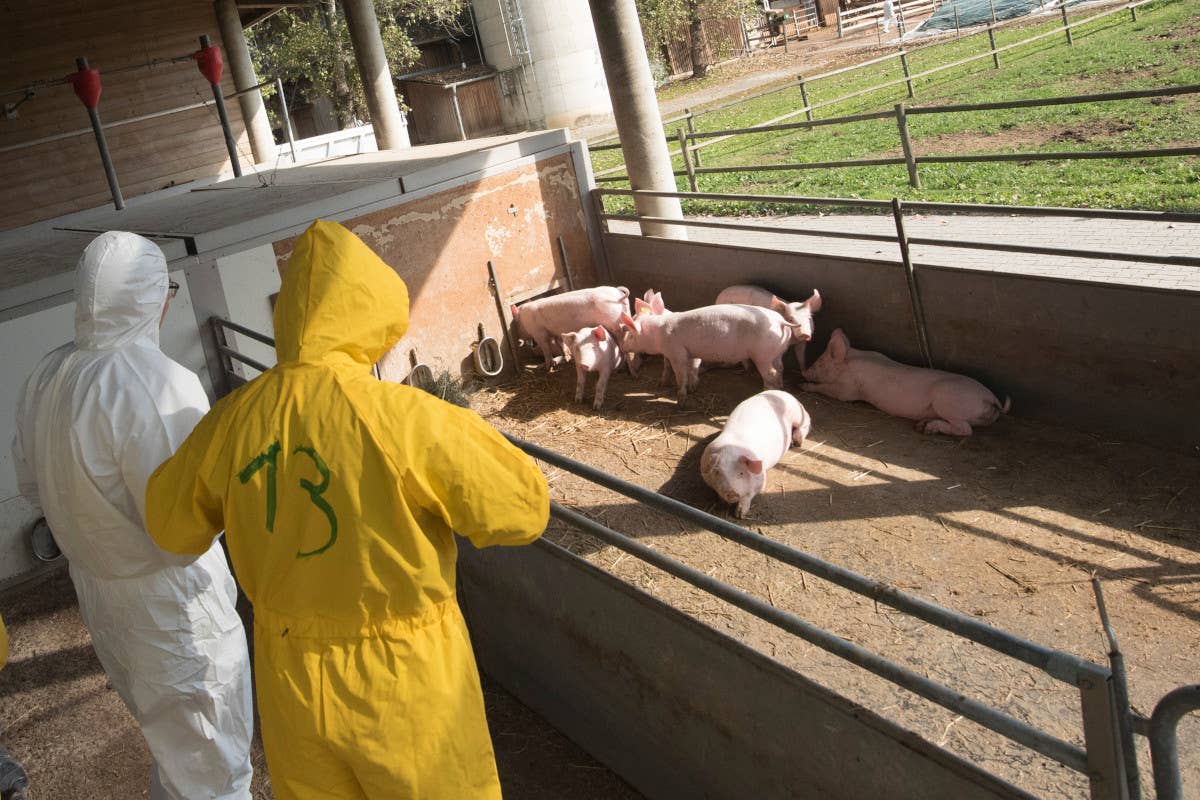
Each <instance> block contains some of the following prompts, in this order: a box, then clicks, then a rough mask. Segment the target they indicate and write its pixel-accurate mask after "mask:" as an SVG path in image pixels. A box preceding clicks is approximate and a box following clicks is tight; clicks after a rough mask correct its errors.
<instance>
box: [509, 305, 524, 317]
mask: <svg viewBox="0 0 1200 800" xmlns="http://www.w3.org/2000/svg"><path fill="white" fill-rule="evenodd" d="M508 310H509V311H511V312H512V318H513V319H516V318H517V314H520V313H521V309H519V308H517V307H516V306H509V307H508Z"/></svg>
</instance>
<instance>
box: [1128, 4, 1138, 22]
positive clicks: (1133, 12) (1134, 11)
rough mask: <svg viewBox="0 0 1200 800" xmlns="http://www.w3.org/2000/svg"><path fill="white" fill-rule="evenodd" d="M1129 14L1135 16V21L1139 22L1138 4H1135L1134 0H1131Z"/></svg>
mask: <svg viewBox="0 0 1200 800" xmlns="http://www.w3.org/2000/svg"><path fill="white" fill-rule="evenodd" d="M1129 16H1131V17H1133V21H1134V22H1137V6H1135V5H1134V4H1133V0H1129Z"/></svg>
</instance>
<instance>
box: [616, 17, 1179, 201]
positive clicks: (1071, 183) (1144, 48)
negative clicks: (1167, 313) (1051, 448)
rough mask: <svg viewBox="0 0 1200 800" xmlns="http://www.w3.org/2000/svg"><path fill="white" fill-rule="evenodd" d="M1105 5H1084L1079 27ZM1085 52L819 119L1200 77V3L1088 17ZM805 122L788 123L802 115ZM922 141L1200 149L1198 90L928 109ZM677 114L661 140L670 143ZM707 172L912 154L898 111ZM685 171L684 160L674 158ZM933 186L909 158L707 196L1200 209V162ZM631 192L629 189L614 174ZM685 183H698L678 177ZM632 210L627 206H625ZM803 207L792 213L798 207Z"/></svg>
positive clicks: (984, 146)
mask: <svg viewBox="0 0 1200 800" xmlns="http://www.w3.org/2000/svg"><path fill="white" fill-rule="evenodd" d="M1094 13H1096V12H1094V11H1090V10H1087V9H1075V10H1074V11H1073V13H1072V17H1073V20H1074V19H1081V18H1083V17H1086V16H1091V15H1092V14H1094ZM1060 24H1061V23H1060V22H1059V21H1057V20H1056V21H1053V22H1051V21H1046V22H1041V23H1035V24H1026V25H1022V26H1019V27H1016V28H1010V29H1008V30H1002V31H998V32H997V34H996V40H997V45H998V46H1001V47H1003V46H1004V45H1006V44H1011V43H1013V42H1017V41H1020V40H1022V39H1027V38H1029V37H1030V36H1032V35H1034V34H1036V33H1040V32H1042V31H1044V30H1050V29H1052V28H1056V27H1059V26H1060ZM1072 34H1073V38H1074V42H1075V43H1074V45H1073V46H1070V47H1068V46H1067V45H1066V43H1065V36H1061V35H1056V36H1049V37H1047V38H1045V39H1042V40H1039V41H1037V42H1034V43H1032V44H1029V45H1023V46H1021V47H1019V48H1015V49H1013V50H1011V51H1008V52H1006V53H1001V54H1000V69H999V70H996V69H994V68H993V65H992V60H991V58H990V57H989V58H984V59H980V60H978V61H974V62H972V63H970V64H966V65H962V66H959V67H956V68H953V69H950V70H946V71H943V72H939V73H936V74H934V75H931V76H929V77H928V78H923V79H918V80H917V81H915V94H916V97H915V99H913V100H908V98H907V91H906V90H905V87H904V86H903V84H901V85H899V86H895V87H891V88H888V89H883V90H880V91H876V92H871V93H870V94H867V95H864V96H862V97H857V98H852V99H850V100H846V101H841V102H838V103H836V104H835V105H832V106H826V107H824V108H820V109H818V110H817V111H815V112H814V114H815V116H816V117H817V118H823V117H834V116H843V115H848V114H857V113H863V112H868V111H882V110H887V109H891V108H892V107H893V106H894V104H895V103H898V102H901V101H906V100H908V103H909V104H910V105H946V104H951V103H984V102H992V101H1001V100H1015V99H1024V98H1042V97H1056V96H1063V95H1078V94H1092V93H1098V92H1114V91H1122V90H1129V89H1145V88H1157V87H1164V86H1176V85H1184V84H1200V2H1196V0H1161V2H1157V3H1154V4H1150V5H1147V6H1143V7H1141V8H1139V9H1138V21H1137V22H1136V23H1135V22H1132V21H1131V19H1130V16H1129V14H1128V12H1124V13H1121V14H1115V15H1113V16H1109V17H1106V18H1104V19H1101V20H1097V21H1095V22H1092V23H1088V24H1086V25H1081V26H1075V25H1073V26H1072ZM987 50H988V40H987V36H986V34H982V35H976V36H969V37H967V36H964V37H963V38H961V39H957V40H953V41H950V42H948V43H943V44H937V45H932V46H928V47H923V48H921V49H919V50H915V51H914V52H912V53H911V55H910V56H909V65H910V69H911V71H912V72H913V74H916V73H919V72H921V71H924V70H927V69H930V68H932V67H935V66H938V65H940V64H948V63H952V62H955V61H958V60H961V59H963V58H966V57H968V56H971V55H975V54H978V53H985V52H987ZM899 77H902V73H901V69H900V63H899V60H898V59H894V60H892V61H888V62H885V63H882V64H878V65H874V66H871V67H866V68H863V69H860V70H854V71H851V72H848V73H844V74H842V75H839V76H835V77H833V78H829V79H825V80H821V81H817V82H815V83H810V85H809V87H808V93H809V102H810V103H812V104H814V105H815V104H819V103H822V102H826V101H829V100H833V99H835V98H837V97H841V96H844V95H846V94H849V93H851V92H854V91H857V90H859V89H864V88H867V87H870V86H873V85H877V84H880V83H884V82H886V81H888V80H892V79H895V78H899ZM801 106H802V103H801V100H800V91H799V89H798V88H794V89H787V90H785V91H781V92H776V93H773V94H770V95H766V96H764V97H760V98H756V99H753V100H749V101H747V102H744V103H740V104H738V105H736V106H733V107H731V108H727V109H723V110H719V111H713V112H711V113H707V114H702V115H700V116H698V117H697V118H696V125H697V130H700V131H706V130H720V129H725V128H735V127H747V126H751V125H755V124H758V123H761V122H764V121H766V120H768V119H772V118H774V117H778V116H781V115H783V114H785V113H787V112H789V111H792V110H795V109H797V108H800V107H801ZM802 119H803V118H802V117H795V118H793V119H792V120H788V121H789V122H792V121H800V120H802ZM908 122H909V132H910V136H911V138H912V142H913V149H914V151H915V152H916V154H917V155H918V156H920V155H957V154H967V153H997V152H1061V151H1073V150H1133V149H1144V148H1154V147H1172V146H1200V94H1194V95H1183V96H1177V97H1168V98H1154V99H1141V100H1123V101H1113V102H1103V103H1088V104H1082V105H1072V106H1050V107H1041V108H1027V109H1014V110H1002V111H988V112H974V113H955V114H935V115H934V114H931V115H920V116H910V117H909V120H908ZM682 124H683V123H676V124H675V125H672V126H671V130H669V131H665V132H664V133H665V135H669V136H671V137H672V148H674V147H675V146H676V145H675V143H674V139H673V137H674V136H675V128H676V127H677V126H678V125H682ZM700 152H701V154H702V158H703V165H704V166H706V167H708V166H740V165H763V164H778V163H806V162H817V161H837V160H848V159H859V158H881V157H889V156H900V155H902V152H901V148H900V139H899V135H898V131H897V127H896V123H895V120H894V119H884V120H874V121H865V122H857V123H849V124H843V125H831V126H825V127H819V128H814V129H811V130H797V131H788V132H780V133H763V134H751V135H745V136H738V137H736V138H734V139H731V140H728V141H725V142H721V143H718V144H715V145H713V146H711V147H707V148H703V149H702V150H701V151H700ZM620 163H621V161H620V152H619V151H604V152H599V153H596V154H595V156H594V157H593V164H594V167H595V168H596V169H597V170H601V169H604V168H606V167H611V166H614V165H617V164H620ZM675 166H676V169H682V168H683V162H682V161H681V160H680V159H679V158H678V157H677V158H676V159H675ZM920 177H921V183H922V187H921V188H920V189H913V188H911V187H910V186H909V184H908V173H907V171H906V170H905V167H904V165H903V164H901V165H897V166H879V167H850V168H839V169H821V170H804V171H789V172H762V171H759V172H746V173H736V174H718V175H700V176H698V189H699V190H700V191H705V192H731V193H732V192H736V193H749V194H791V195H802V196H818V197H853V198H876V199H888V198H891V197H900V198H902V199H907V200H931V201H946V202H970V203H995V204H1011V205H1044V206H1069V207H1076V208H1088V207H1092V208H1130V209H1151V210H1185V211H1200V158H1198V157H1194V156H1191V157H1178V156H1176V157H1169V158H1146V159H1123V160H1122V159H1102V160H1087V161H1021V162H1000V163H981V164H925V165H921V166H920ZM601 185H602V186H606V187H613V188H617V187H620V188H625V187H626V186H627V184H625V183H615V184H614V183H605V184H601ZM678 185H679V188H680V190H681V191H686V190H687V179H686V178H679V179H678ZM618 206H623V207H628V205H627V204H625V203H620V202H618V201H616V199H615V198H614V199H612V200H610V201H609V207H610V208H613V209H614V210H615V209H616V208H617V207H618ZM692 210H694V211H696V212H701V211H703V212H705V213H749V212H762V211H767V210H770V209H768V208H767V207H765V206H764V205H762V204H754V205H753V206H752V205H748V204H745V203H739V204H721V203H706V204H704V205H703V208H700V207H697V208H694V209H692ZM793 210H794V209H793Z"/></svg>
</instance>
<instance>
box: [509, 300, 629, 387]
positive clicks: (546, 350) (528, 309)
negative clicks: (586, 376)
mask: <svg viewBox="0 0 1200 800" xmlns="http://www.w3.org/2000/svg"><path fill="white" fill-rule="evenodd" d="M509 310H510V311H511V312H512V319H513V321H512V330H511V332H510V335H511V336H513V337H514V338H516V339H517V340H521V339H533V341H535V342H536V343H537V346H538V348H539V349H540V350H541V351H542V355H543V356H544V357H545V359H546V366H547V367H550V366H553V363H554V352H553V350H552V348H557V347H558V346H559V340H558V337H559V336H561V335H562V334H564V333H567V332H569V331H577V330H579V329H580V328H581V327H584V326H589V327H590V326H594V325H602V326H604V327H605V328H607V329H608V332H609V333H612V334H614V335H615V334H616V333H617V331H619V330H620V327H621V314H622V313H624V314H628V313H629V290H628V289H626V288H625V287H624V286H597V287H595V288H593V289H576V290H575V291H573V292H563V293H562V294H556V295H551V296H550V297H543V298H541V299H539V300H530V301H529V302H528V303H525V304H524V305H522V306H519V307H518V306H510V308H509Z"/></svg>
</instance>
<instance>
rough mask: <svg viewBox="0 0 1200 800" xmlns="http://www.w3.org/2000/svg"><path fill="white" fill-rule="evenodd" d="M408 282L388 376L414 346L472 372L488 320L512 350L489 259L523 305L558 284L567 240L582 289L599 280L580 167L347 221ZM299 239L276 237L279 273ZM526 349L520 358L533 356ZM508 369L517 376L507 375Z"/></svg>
mask: <svg viewBox="0 0 1200 800" xmlns="http://www.w3.org/2000/svg"><path fill="white" fill-rule="evenodd" d="M342 224H344V225H345V226H346V227H348V228H349V229H350V230H352V231H354V233H355V234H357V235H358V236H359V237H360V238H361V239H362V240H363V241H364V242H366V243H367V244H368V245H369V246H370V247H371V249H373V250H374V251H375V252H376V253H378V254H379V256H380V257H381V258H382V259H383V260H384V261H386V262H387V263H388V264H389V265H391V266H392V267H393V268H394V269H395V270H396V272H397V273H398V274H399V275H400V277H402V278H403V279H404V280H405V282H406V283H407V284H408V291H409V301H410V304H411V311H410V323H409V328H408V334H407V335H406V336H405V337H404V339H403V340H402V341H401V342H400V344H399V345H397V346H396V347H395V348H394V349H393V350H392V351H391V352H390V353H388V355H387V356H385V357H384V359H383V362H382V364H381V368H382V373H383V377H384V378H385V379H388V380H396V381H398V380H401V379H403V378H404V377H405V376H406V375H407V374H408V372H409V353H410V351H412V350H415V351H416V353H417V356H418V358H419V359H420V361H421V362H423V363H427V364H429V365H430V366H432V367H433V368H434V371H435V372H436V371H439V370H441V369H447V370H449V371H450V372H451V374H453V375H458V374H460V373H464V374H465V373H468V372H470V371H471V370H472V369H473V367H472V366H471V365H470V360H469V359H470V356H471V343H472V342H474V341H475V340H476V338H477V331H476V328H477V325H478V323H480V322H482V323H483V327H484V332H485V334H486V335H487V336H491V337H494V338H495V339H496V340H497V341H498V342H499V343H500V344H501V347H502V350H503V354H504V363H505V369H506V370H507V369H508V367H509V362H510V360H511V359H510V355H509V350H508V348H507V346H505V341H504V338H503V334H504V331H502V329H501V326H500V319H499V317H498V315H497V311H496V303H495V300H494V299H493V298H492V294H491V292H490V291H489V290H488V270H487V262H488V261H489V260H491V261H492V263H493V264H494V265H495V268H496V274H497V278H498V280H499V282H500V287H501V289H502V290H503V293H504V308H505V313H506V314H507V309H508V305H509V303H510V302H519V301H521V300H525V299H528V298H529V297H532V296H535V295H538V294H541V293H543V292H545V291H548V290H549V289H551V288H554V287H557V286H559V285H561V286H562V287H563V288H564V289H565V288H566V283H565V281H564V280H563V270H562V258H561V257H560V255H559V250H558V243H557V237H558V236H560V235H561V236H562V237H563V243H564V245H565V246H566V250H567V258H568V261H569V262H570V267H571V278H572V280H573V281H574V285H575V287H576V288H584V287H588V286H594V285H595V284H596V273H595V267H594V265H593V262H592V255H591V246H590V244H589V242H588V236H587V228H586V226H585V222H584V216H583V205H582V201H581V198H580V196H579V184H578V182H577V180H576V176H575V170H574V165H573V163H572V161H571V157H570V156H569V155H561V156H554V157H551V158H548V159H545V160H544V161H539V162H537V163H536V164H529V165H525V166H521V167H517V168H514V169H513V170H511V171H508V172H505V173H503V174H500V175H493V176H491V177H487V178H483V179H481V180H478V181H475V182H472V183H469V184H466V185H463V186H459V187H456V188H453V189H447V190H446V191H443V192H439V193H437V194H434V195H430V196H429V197H425V198H422V199H418V200H412V201H409V202H405V203H402V204H400V205H396V206H393V207H391V208H387V209H384V210H382V211H375V212H372V213H370V214H367V215H365V216H362V217H358V218H355V219H350V220H347V221H345V222H343V223H342ZM294 242H295V240H294V239H287V240H284V241H280V242H276V243H275V254H276V258H277V259H278V264H279V271H280V273H281V274H282V273H283V271H284V269H285V266H286V263H287V258H288V256H290V255H291V252H292V247H293V245H294ZM532 358H533V357H532V356H531V355H530V354H529V352H528V351H526V353H524V354H523V359H525V360H532ZM510 374H511V373H510Z"/></svg>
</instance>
